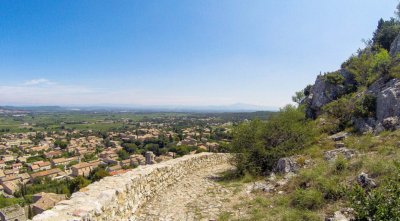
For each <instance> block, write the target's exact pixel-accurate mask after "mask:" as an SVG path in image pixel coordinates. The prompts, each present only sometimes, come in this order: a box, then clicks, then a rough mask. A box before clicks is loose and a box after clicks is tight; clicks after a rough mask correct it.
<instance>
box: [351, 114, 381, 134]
mask: <svg viewBox="0 0 400 221" xmlns="http://www.w3.org/2000/svg"><path fill="white" fill-rule="evenodd" d="M352 122H353V125H354V128H355V129H356V131H358V132H360V133H373V132H374V130H375V128H376V120H375V118H372V117H370V118H353V119H352Z"/></svg>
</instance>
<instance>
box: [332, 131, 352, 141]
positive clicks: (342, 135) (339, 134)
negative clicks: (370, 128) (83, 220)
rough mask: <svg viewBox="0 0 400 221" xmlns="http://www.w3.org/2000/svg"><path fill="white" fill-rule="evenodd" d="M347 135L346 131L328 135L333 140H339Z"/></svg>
mask: <svg viewBox="0 0 400 221" xmlns="http://www.w3.org/2000/svg"><path fill="white" fill-rule="evenodd" d="M348 136H349V133H347V132H339V133H336V134H334V135H331V136H329V138H330V139H332V140H333V141H341V140H344V139H345V138H346V137H348Z"/></svg>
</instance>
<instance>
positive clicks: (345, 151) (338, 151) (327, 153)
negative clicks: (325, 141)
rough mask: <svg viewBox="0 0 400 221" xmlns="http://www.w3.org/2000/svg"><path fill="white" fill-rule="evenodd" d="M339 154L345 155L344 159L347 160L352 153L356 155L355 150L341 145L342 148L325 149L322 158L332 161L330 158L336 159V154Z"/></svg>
mask: <svg viewBox="0 0 400 221" xmlns="http://www.w3.org/2000/svg"><path fill="white" fill-rule="evenodd" d="M340 155H342V156H343V157H345V158H346V159H348V160H349V159H351V158H352V157H353V156H354V155H356V151H354V150H351V149H347V148H345V147H342V148H338V149H335V150H329V151H325V153H324V158H325V160H327V161H332V160H336V159H337V158H338V156H340Z"/></svg>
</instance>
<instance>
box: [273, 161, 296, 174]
mask: <svg viewBox="0 0 400 221" xmlns="http://www.w3.org/2000/svg"><path fill="white" fill-rule="evenodd" d="M297 170H298V165H297V164H296V162H295V161H294V160H293V159H291V158H289V157H285V158H281V159H279V160H278V163H277V165H276V167H275V170H274V171H275V172H277V173H290V172H292V173H294V172H296V171H297Z"/></svg>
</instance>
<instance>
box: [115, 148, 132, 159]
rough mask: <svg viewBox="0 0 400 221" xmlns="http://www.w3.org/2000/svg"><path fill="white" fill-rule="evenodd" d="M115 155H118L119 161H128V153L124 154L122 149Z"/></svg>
mask: <svg viewBox="0 0 400 221" xmlns="http://www.w3.org/2000/svg"><path fill="white" fill-rule="evenodd" d="M117 154H118V157H119V158H120V159H121V160H126V159H129V153H128V152H126V151H125V150H124V149H122V150H119V151H118V152H117Z"/></svg>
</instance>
